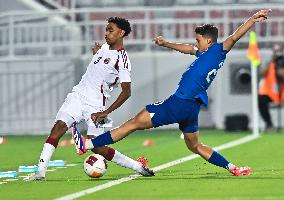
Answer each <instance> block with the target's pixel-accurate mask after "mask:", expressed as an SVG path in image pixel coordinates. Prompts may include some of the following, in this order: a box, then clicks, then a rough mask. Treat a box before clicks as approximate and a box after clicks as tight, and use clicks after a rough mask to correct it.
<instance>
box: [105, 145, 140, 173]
mask: <svg viewBox="0 0 284 200" xmlns="http://www.w3.org/2000/svg"><path fill="white" fill-rule="evenodd" d="M111 161H112V162H114V163H115V164H117V165H119V166H122V167H126V168H129V169H133V170H134V171H139V170H140V169H141V167H142V164H141V163H140V162H138V161H136V160H133V159H132V158H129V157H127V156H126V155H123V154H122V153H120V152H119V151H117V150H115V154H114V156H113V158H112V160H111Z"/></svg>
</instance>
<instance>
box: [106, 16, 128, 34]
mask: <svg viewBox="0 0 284 200" xmlns="http://www.w3.org/2000/svg"><path fill="white" fill-rule="evenodd" d="M107 22H108V23H114V24H116V25H117V27H118V28H120V29H122V30H124V31H125V33H124V36H123V37H125V36H128V34H129V33H130V32H131V26H130V23H129V21H128V20H127V19H124V18H121V17H110V18H108V19H107Z"/></svg>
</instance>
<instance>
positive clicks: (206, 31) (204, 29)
mask: <svg viewBox="0 0 284 200" xmlns="http://www.w3.org/2000/svg"><path fill="white" fill-rule="evenodd" d="M195 33H196V34H200V35H202V36H208V37H210V38H212V40H213V42H217V38H218V28H217V27H216V26H213V25H212V24H203V25H202V26H198V27H196V28H195Z"/></svg>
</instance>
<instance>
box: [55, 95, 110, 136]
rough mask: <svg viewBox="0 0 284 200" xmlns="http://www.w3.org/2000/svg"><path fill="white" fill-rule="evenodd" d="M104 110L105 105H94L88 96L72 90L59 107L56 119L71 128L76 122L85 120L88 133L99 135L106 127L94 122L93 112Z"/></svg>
mask: <svg viewBox="0 0 284 200" xmlns="http://www.w3.org/2000/svg"><path fill="white" fill-rule="evenodd" d="M104 110H105V107H104V106H103V105H101V106H94V105H92V103H90V101H88V99H87V98H86V97H84V96H82V95H80V94H78V93H74V92H72V93H69V94H68V95H67V97H66V99H65V102H64V103H63V105H62V106H61V108H60V109H59V111H58V113H57V115H56V121H57V120H61V121H64V122H65V123H66V125H67V127H68V128H70V127H71V126H72V124H73V123H74V122H80V121H82V120H84V121H85V122H86V124H87V126H88V131H87V134H88V135H95V136H98V135H100V134H102V133H103V132H104V128H103V127H100V126H98V125H97V126H96V125H95V124H94V122H93V121H92V119H91V114H92V113H96V112H102V111H104Z"/></svg>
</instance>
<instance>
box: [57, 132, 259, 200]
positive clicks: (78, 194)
mask: <svg viewBox="0 0 284 200" xmlns="http://www.w3.org/2000/svg"><path fill="white" fill-rule="evenodd" d="M257 138H259V136H255V135H249V136H246V137H243V138H240V139H238V140H234V141H231V142H228V143H225V144H222V145H220V146H217V147H213V149H214V150H216V151H218V150H224V149H228V148H231V147H234V146H238V145H241V144H244V143H246V142H249V141H252V140H255V139H257ZM199 157H200V156H199V155H196V154H194V155H190V156H186V157H183V158H180V159H177V160H174V161H171V162H168V163H165V164H163V165H159V166H157V167H154V168H152V169H153V170H154V171H159V170H162V169H166V168H169V167H172V166H175V165H178V164H181V163H184V162H187V161H189V160H193V159H195V158H199ZM140 176H141V175H138V174H135V175H130V176H127V177H123V178H120V179H117V180H114V181H110V182H107V183H105V184H102V185H98V186H95V187H92V188H89V189H86V190H82V191H80V192H75V193H72V194H69V195H65V196H62V197H59V198H56V199H55V200H73V199H77V198H79V197H82V196H85V195H88V194H92V193H94V192H97V191H100V190H104V189H107V188H110V187H112V186H114V185H119V184H121V183H124V182H127V181H131V180H134V179H136V178H138V177H140Z"/></svg>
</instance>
